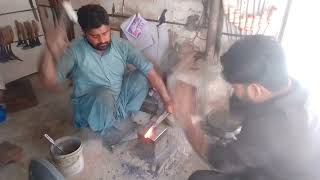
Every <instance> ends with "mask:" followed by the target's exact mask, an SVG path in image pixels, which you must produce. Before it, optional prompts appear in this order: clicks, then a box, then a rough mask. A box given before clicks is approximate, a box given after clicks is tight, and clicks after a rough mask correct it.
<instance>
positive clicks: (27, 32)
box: [23, 21, 35, 48]
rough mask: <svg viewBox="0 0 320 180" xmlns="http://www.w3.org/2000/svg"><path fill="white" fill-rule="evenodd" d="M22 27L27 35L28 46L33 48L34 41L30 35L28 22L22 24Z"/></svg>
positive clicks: (30, 29)
mask: <svg viewBox="0 0 320 180" xmlns="http://www.w3.org/2000/svg"><path fill="white" fill-rule="evenodd" d="M23 25H24V27H25V29H26V34H27V39H28V41H29V46H30V47H31V48H34V47H35V45H34V39H33V33H32V28H30V23H29V22H28V21H25V22H23Z"/></svg>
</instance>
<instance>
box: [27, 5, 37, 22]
mask: <svg viewBox="0 0 320 180" xmlns="http://www.w3.org/2000/svg"><path fill="white" fill-rule="evenodd" d="M29 4H30V6H31V9H32V13H33V16H34V18H35V19H36V20H37V21H38V22H39V17H38V14H37V10H36V8H35V7H34V5H33V0H29Z"/></svg>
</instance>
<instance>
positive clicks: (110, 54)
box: [56, 37, 153, 98]
mask: <svg viewBox="0 0 320 180" xmlns="http://www.w3.org/2000/svg"><path fill="white" fill-rule="evenodd" d="M127 64H132V65H134V66H135V67H136V68H137V69H138V70H139V71H140V72H142V74H144V75H145V76H146V75H147V74H148V73H149V71H150V70H151V69H152V67H153V66H152V64H151V63H150V62H149V61H148V60H147V59H146V58H145V57H144V56H143V55H142V54H141V53H140V52H139V51H138V50H136V49H134V48H133V47H132V46H131V45H129V43H128V42H127V41H125V40H122V39H120V38H116V37H112V41H111V44H110V46H109V48H108V49H107V50H106V51H105V52H104V53H103V54H99V53H97V52H96V51H95V49H94V48H92V47H91V45H90V44H89V43H88V42H87V40H86V39H85V38H84V37H81V38H78V39H76V40H74V41H73V42H72V43H71V46H70V48H68V49H67V50H66V51H65V53H64V55H63V56H62V58H61V60H60V61H59V63H58V64H57V66H56V69H57V76H58V79H59V81H64V80H65V79H66V78H71V79H72V81H73V85H74V90H73V98H78V97H81V96H83V95H85V94H87V93H89V92H90V91H92V90H94V89H95V88H98V87H106V88H108V89H110V90H111V91H112V92H113V93H114V94H115V96H118V95H119V93H120V90H121V85H122V80H123V76H124V74H125V71H126V67H127Z"/></svg>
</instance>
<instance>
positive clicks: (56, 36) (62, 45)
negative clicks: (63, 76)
mask: <svg viewBox="0 0 320 180" xmlns="http://www.w3.org/2000/svg"><path fill="white" fill-rule="evenodd" d="M46 40H47V41H46V42H47V47H48V49H49V51H50V53H51V55H52V56H53V57H54V60H55V62H56V63H57V61H58V60H59V59H60V57H61V55H62V54H63V52H64V50H65V49H66V48H67V47H68V46H69V41H68V38H67V34H66V31H65V30H64V29H63V27H62V26H59V27H57V28H56V29H54V30H53V31H51V32H48V34H47V36H46Z"/></svg>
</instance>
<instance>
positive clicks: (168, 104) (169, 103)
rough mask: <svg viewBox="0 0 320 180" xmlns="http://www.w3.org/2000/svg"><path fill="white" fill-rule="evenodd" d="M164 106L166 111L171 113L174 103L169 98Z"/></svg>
mask: <svg viewBox="0 0 320 180" xmlns="http://www.w3.org/2000/svg"><path fill="white" fill-rule="evenodd" d="M165 107H166V110H167V112H168V113H170V114H173V113H174V105H173V102H172V101H171V100H169V101H167V102H165Z"/></svg>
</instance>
